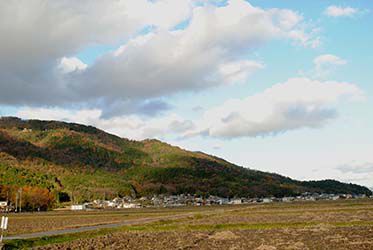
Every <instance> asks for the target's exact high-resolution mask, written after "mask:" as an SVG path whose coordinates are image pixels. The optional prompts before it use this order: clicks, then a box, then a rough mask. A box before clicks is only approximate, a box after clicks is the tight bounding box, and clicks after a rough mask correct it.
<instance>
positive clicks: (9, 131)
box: [0, 117, 371, 202]
mask: <svg viewBox="0 0 373 250" xmlns="http://www.w3.org/2000/svg"><path fill="white" fill-rule="evenodd" d="M279 164H280V163H279ZM0 188H1V192H0V198H4V197H5V196H6V195H8V196H9V193H10V194H11V195H10V196H12V195H13V196H14V193H15V192H14V190H18V189H19V188H24V189H27V190H26V191H27V193H28V194H29V195H30V197H29V199H41V200H42V201H46V200H48V201H50V202H53V201H55V200H56V199H57V198H58V197H60V198H61V199H69V197H70V198H71V197H73V198H74V199H75V200H76V201H84V200H92V199H95V198H101V199H102V198H104V197H106V198H111V197H115V196H124V195H132V196H144V195H152V194H161V193H168V194H180V193H190V194H201V195H207V194H211V195H218V196H224V197H233V196H245V197H247V196H249V197H262V196H285V195H295V194H298V193H302V192H306V191H308V192H325V193H359V194H360V193H365V194H371V191H370V190H369V189H367V188H365V187H362V186H359V185H354V184H345V183H341V182H337V181H333V180H326V181H312V182H301V181H296V180H292V179H290V178H287V177H284V176H281V175H278V174H272V173H265V172H261V171H256V170H252V169H248V168H244V167H240V166H237V165H234V164H232V163H229V162H227V161H225V160H223V159H220V158H217V157H214V156H211V155H207V154H204V153H201V152H190V151H186V150H183V149H181V148H179V147H174V146H171V145H169V144H166V143H163V142H161V141H158V140H143V141H132V140H128V139H123V138H120V137H118V136H115V135H112V134H108V133H106V132H104V131H102V130H99V129H97V128H94V127H92V126H84V125H79V124H74V123H65V122H58V121H39V120H21V119H19V118H14V117H3V118H0ZM33 193H34V194H35V195H34V196H35V197H34V196H32V194H33ZM36 194H43V197H38V196H37V195H36ZM25 195H26V194H25ZM43 199H44V200H43ZM42 201H40V202H42Z"/></svg>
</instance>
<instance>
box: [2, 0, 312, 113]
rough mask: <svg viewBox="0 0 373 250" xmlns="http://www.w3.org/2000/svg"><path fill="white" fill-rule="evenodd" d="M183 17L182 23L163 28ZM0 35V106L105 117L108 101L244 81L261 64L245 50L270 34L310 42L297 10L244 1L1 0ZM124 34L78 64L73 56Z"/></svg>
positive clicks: (110, 103)
mask: <svg viewBox="0 0 373 250" xmlns="http://www.w3.org/2000/svg"><path fill="white" fill-rule="evenodd" d="M98 17H99V18H98ZM187 19H188V20H189V22H188V25H187V26H186V27H185V28H184V29H179V30H177V31H174V30H173V29H172V27H174V26H175V25H177V24H178V23H180V22H182V21H185V20H187ZM10 27H11V28H10ZM35 27H37V28H35ZM146 27H153V28H152V29H151V30H152V32H151V33H150V34H145V35H144V34H143V33H141V32H140V33H139V31H141V30H142V29H143V28H146ZM0 34H2V42H1V46H0V88H1V91H0V101H1V103H2V104H5V105H32V106H48V105H52V106H56V105H57V106H60V107H62V106H64V105H70V104H77V105H79V106H83V107H93V108H98V109H100V110H102V111H103V114H106V115H107V114H114V115H116V114H118V112H114V111H113V110H111V108H112V107H114V109H115V110H116V111H118V110H126V109H128V106H131V103H135V104H138V103H141V102H147V101H154V99H158V98H162V97H165V96H169V95H171V94H174V93H178V92H182V91H198V90H201V89H205V88H208V87H211V86H217V85H220V84H225V83H228V82H235V81H244V80H246V78H247V77H248V76H249V75H250V74H251V73H252V72H254V71H255V70H258V69H260V68H261V67H262V65H261V63H259V62H255V61H252V60H249V59H248V58H249V55H250V54H251V53H252V51H253V50H254V49H255V48H256V47H258V46H260V45H262V44H264V43H266V42H267V41H269V40H271V39H289V40H291V41H296V42H297V43H300V44H302V45H305V46H311V47H313V46H314V45H315V43H316V44H317V41H318V39H317V38H315V37H314V36H313V35H312V34H309V33H308V32H307V31H306V29H305V26H304V21H303V17H302V16H301V15H299V14H298V13H296V12H294V11H291V10H287V9H270V10H264V9H261V8H257V7H254V6H252V5H250V4H249V3H248V2H246V1H244V0H231V1H228V3H227V4H226V5H225V6H220V7H216V6H214V5H211V4H205V5H203V6H196V5H194V4H193V3H192V2H191V1H181V0H180V1H171V0H159V1H147V0H129V1H116V0H111V1H98V0H96V1H92V2H90V3H89V4H87V3H86V2H79V3H78V4H77V3H76V2H75V1H71V0H68V1H62V2H61V1H56V2H55V1H53V2H48V3H46V2H45V1H42V0H31V1H23V2H11V3H7V4H1V3H0ZM124 40H128V42H126V43H125V44H124V45H123V46H121V47H120V48H119V49H118V50H117V51H115V52H114V53H107V54H105V55H103V56H102V57H100V59H99V60H98V61H97V62H95V63H94V64H93V65H91V66H89V67H87V68H85V65H84V64H83V63H80V62H79V61H78V59H77V58H74V56H73V55H75V54H76V53H77V52H79V51H82V50H84V49H85V48H87V47H89V46H92V45H97V44H99V45H111V46H115V45H117V44H118V43H120V42H121V41H124ZM14 41H17V42H16V43H15V42H14ZM25 55H27V57H25ZM243 55H246V56H245V59H243ZM61 58H66V59H63V61H64V62H63V64H62V65H61V64H60V63H61ZM58 67H60V68H63V69H65V72H70V74H67V75H66V74H62V75H61V74H59V71H58V70H57V71H56V68H58ZM83 68H85V70H81V69H83ZM75 69H79V70H75ZM46 89H48V91H49V94H48V95H45V94H44V92H45V90H46ZM122 104H123V105H124V106H123V107H121V105H122ZM133 106H135V105H133ZM137 110H141V109H137Z"/></svg>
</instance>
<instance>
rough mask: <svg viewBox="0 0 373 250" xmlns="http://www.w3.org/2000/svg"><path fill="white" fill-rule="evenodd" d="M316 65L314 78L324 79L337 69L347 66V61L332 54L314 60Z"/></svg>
mask: <svg viewBox="0 0 373 250" xmlns="http://www.w3.org/2000/svg"><path fill="white" fill-rule="evenodd" d="M313 63H314V65H315V69H314V72H312V73H313V74H314V76H316V77H318V78H323V77H326V76H328V75H329V74H330V73H331V72H332V71H333V70H335V69H336V67H338V66H341V65H345V64H347V61H346V60H344V59H342V58H340V57H338V56H335V55H331V54H324V55H320V56H318V57H316V58H315V59H314V60H313Z"/></svg>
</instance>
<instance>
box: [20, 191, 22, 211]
mask: <svg viewBox="0 0 373 250" xmlns="http://www.w3.org/2000/svg"><path fill="white" fill-rule="evenodd" d="M19 212H20V213H22V188H20V189H19Z"/></svg>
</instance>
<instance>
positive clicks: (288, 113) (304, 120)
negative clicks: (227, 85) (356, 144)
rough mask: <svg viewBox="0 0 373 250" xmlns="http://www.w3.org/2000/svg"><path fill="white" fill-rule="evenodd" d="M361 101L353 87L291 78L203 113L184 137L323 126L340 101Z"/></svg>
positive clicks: (230, 136)
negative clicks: (194, 126)
mask: <svg viewBox="0 0 373 250" xmlns="http://www.w3.org/2000/svg"><path fill="white" fill-rule="evenodd" d="M362 97H363V93H362V91H361V90H360V89H359V88H357V87H356V86H355V85H353V84H350V83H344V82H320V81H316V80H310V79H308V78H291V79H289V80H288V81H286V82H284V83H279V84H276V85H274V86H272V87H270V88H268V89H266V90H265V91H264V92H262V93H258V94H256V95H253V96H248V97H247V98H244V99H231V100H228V101H226V102H225V103H223V104H222V105H220V106H218V107H215V108H212V109H209V110H207V111H206V112H205V114H204V117H203V119H201V121H198V122H195V123H196V124H197V129H195V130H193V131H189V132H188V133H186V134H185V136H196V135H206V136H212V137H221V138H235V137H246V136H248V137H254V136H265V135H271V134H276V133H281V132H285V131H288V130H293V129H299V128H303V127H310V128H316V127H321V126H324V125H325V124H326V123H328V122H329V121H330V120H332V119H334V118H335V117H336V116H337V109H336V104H338V103H339V102H340V101H341V100H344V99H347V100H355V99H359V98H362Z"/></svg>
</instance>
